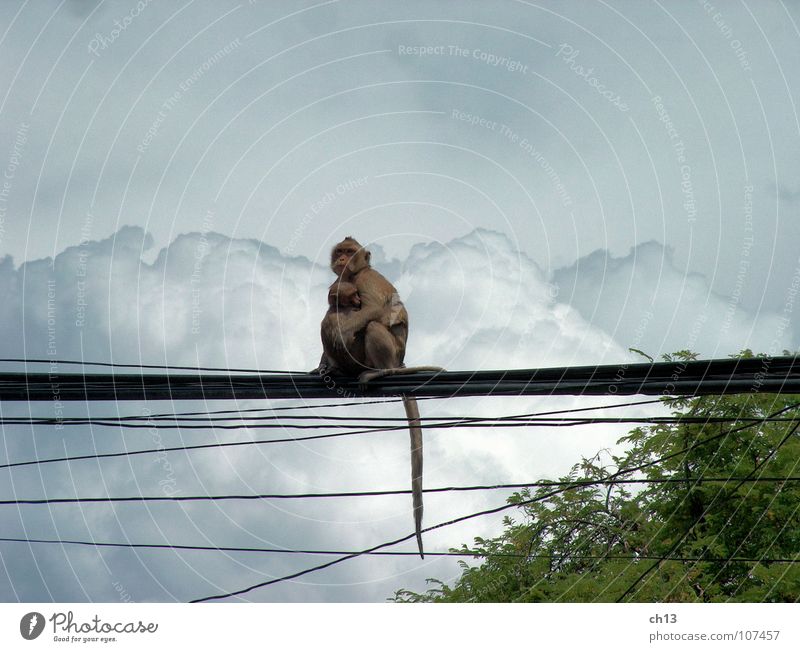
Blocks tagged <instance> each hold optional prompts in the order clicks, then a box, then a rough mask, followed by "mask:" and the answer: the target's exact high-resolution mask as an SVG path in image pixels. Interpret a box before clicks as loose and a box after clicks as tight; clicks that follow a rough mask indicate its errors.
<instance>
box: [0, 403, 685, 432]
mask: <svg viewBox="0 0 800 652" xmlns="http://www.w3.org/2000/svg"><path fill="white" fill-rule="evenodd" d="M442 398H443V397H440V396H424V397H422V398H419V399H417V400H420V401H434V400H441V399H442ZM680 398H686V397H680ZM402 400H403V399H401V398H384V399H373V400H360V401H351V402H348V403H323V404H322V405H313V406H312V405H309V404H307V403H305V404H302V405H282V406H277V407H266V408H247V409H244V410H242V409H236V410H211V411H208V410H202V411H198V412H162V413H156V414H149V415H143V414H131V415H122V416H111V417H78V418H84V419H90V418H91V419H101V420H103V421H108V420H112V419H119V420H126V421H128V420H129V421H148V420H155V419H158V420H161V419H167V418H174V419H176V420H178V418H179V417H184V416H187V417H192V416H214V415H217V414H220V415H221V414H237V415H238V414H249V413H253V412H278V411H284V410H308V409H309V408H312V407H313V408H314V409H319V408H340V407H353V406H362V405H384V404H388V403H401V402H402ZM663 402H664V399H661V398H656V399H648V400H644V401H627V402H625V403H612V404H603V405H592V406H589V407H583V408H567V409H563V410H549V411H547V412H534V413H531V414H530V416H549V415H553V414H571V413H574V412H590V411H593V410H607V409H612V408H620V407H633V406H638V405H651V404H653V403H663ZM7 418H8V419H36V420H37V421H36V423H35V424H33V425H60V424H61V423H62V422H64V420H65V419H71V418H73V417H64V418H55V417H7ZM290 418H292V417H290ZM223 420H224V419H223ZM401 420H402V419H401ZM25 425H27V422H26V423H25Z"/></svg>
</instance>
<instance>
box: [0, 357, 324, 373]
mask: <svg viewBox="0 0 800 652" xmlns="http://www.w3.org/2000/svg"><path fill="white" fill-rule="evenodd" d="M0 362H20V363H23V364H47V365H53V364H69V365H81V366H84V367H116V368H125V369H183V370H187V371H224V372H227V373H231V372H236V373H253V374H294V375H301V374H309V373H310V372H307V371H286V370H285V369H236V368H230V369H228V368H226V367H182V366H178V365H161V364H123V363H120V362H90V361H88V360H53V359H47V358H0Z"/></svg>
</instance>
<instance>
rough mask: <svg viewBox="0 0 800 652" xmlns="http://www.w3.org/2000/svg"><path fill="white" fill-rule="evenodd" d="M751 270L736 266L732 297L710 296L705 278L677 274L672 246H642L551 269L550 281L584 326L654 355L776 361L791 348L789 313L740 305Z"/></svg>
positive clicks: (746, 265)
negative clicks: (745, 353) (744, 354)
mask: <svg viewBox="0 0 800 652" xmlns="http://www.w3.org/2000/svg"><path fill="white" fill-rule="evenodd" d="M749 266H750V262H749V261H748V260H746V259H744V260H743V262H741V263H740V268H739V276H738V278H737V282H736V283H735V285H734V291H733V294H732V295H731V296H730V297H724V296H721V295H719V294H717V293H716V292H714V291H712V290H711V284H710V282H709V280H708V279H707V278H706V277H705V276H703V275H701V274H687V273H686V272H685V271H683V270H681V269H679V268H678V267H677V265H676V264H675V261H674V259H673V252H672V250H671V249H670V248H669V247H664V246H663V245H661V244H659V243H657V242H646V243H644V244H640V245H638V246H636V247H633V248H632V249H631V251H630V253H629V254H628V255H627V256H620V257H614V256H613V255H611V254H609V253H608V252H607V251H604V250H597V251H595V252H593V253H591V254H589V255H587V256H584V257H582V258H580V259H579V260H577V261H576V262H575V264H574V265H570V266H568V267H564V268H562V269H559V270H556V272H555V273H554V275H553V281H554V282H555V284H556V285H557V286H558V290H559V295H558V296H559V299H560V300H562V301H565V302H567V303H568V304H569V305H571V306H572V307H573V308H575V309H576V310H578V312H579V313H580V314H581V316H582V317H583V318H584V319H585V320H586V321H587V322H588V323H589V324H591V325H592V326H594V327H596V328H599V329H601V330H602V331H603V332H605V333H608V334H609V335H610V336H611V337H613V338H614V340H615V341H616V342H618V343H619V344H620V345H622V346H624V347H634V348H637V349H641V350H643V351H645V352H646V353H648V354H650V355H652V356H654V357H655V356H658V355H660V354H663V353H671V352H674V351H678V350H681V349H690V350H692V351H695V352H697V353H700V354H702V356H703V357H725V356H727V355H729V354H733V353H737V352H739V351H740V350H741V349H744V348H751V349H753V350H754V351H758V352H769V353H771V354H773V355H780V353H781V351H782V350H783V349H784V348H789V349H791V348H792V333H793V332H792V329H791V327H790V326H789V325H788V324H787V322H786V321H785V319H784V318H785V317H786V316H787V315H784V314H780V313H776V312H774V311H770V310H762V311H760V312H758V313H753V312H751V311H749V310H747V309H745V308H744V307H743V306H742V305H741V294H742V289H743V283H744V282H745V279H746V277H747V273H748V271H749ZM789 316H790V315H789Z"/></svg>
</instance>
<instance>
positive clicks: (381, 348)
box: [314, 236, 442, 557]
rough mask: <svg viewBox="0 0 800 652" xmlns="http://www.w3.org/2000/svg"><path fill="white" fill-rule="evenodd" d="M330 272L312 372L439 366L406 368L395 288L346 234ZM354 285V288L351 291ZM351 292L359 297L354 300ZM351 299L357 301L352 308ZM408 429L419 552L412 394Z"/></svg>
mask: <svg viewBox="0 0 800 652" xmlns="http://www.w3.org/2000/svg"><path fill="white" fill-rule="evenodd" d="M331 271H333V273H334V274H336V276H338V277H339V278H338V279H337V281H336V282H334V284H333V285H332V286H331V287H330V289H329V291H328V305H329V307H328V312H327V313H326V315H325V318H324V319H323V320H322V325H321V329H320V332H321V336H322V348H323V351H324V352H323V354H322V360H320V365H319V367H317V369H315V370H314V371H315V372H317V373H336V372H338V373H342V374H345V375H353V376H355V375H358V378H359V382H360V383H362V384H366V383H368V382H369V381H370V380H373V379H375V378H380V377H381V376H387V375H393V374H403V373H413V372H415V371H442V369H441V368H440V367H414V368H406V367H404V365H403V358H404V357H405V354H406V341H407V339H408V313H407V312H406V308H405V306H404V305H403V302H402V301H400V297H399V295H398V294H397V290H396V289H395V288H394V286H393V285H392V284H391V283H389V281H387V280H386V278H384V276H383V275H382V274H381V273H380V272H378V271H376V270H374V269H372V267H371V266H370V253H369V251H367V250H366V249H364V248H363V247H362V246H361V245H360V244H359V243H358V241H357V240H355V239H354V238H352V237H350V236H347V237H346V238H345V239H344V240H342V241H341V242H340V243H339V244H337V245H336V246H335V247H334V248H333V250H332V251H331ZM353 288H355V292H354V291H353ZM354 297H358V299H357V300H355V299H354ZM354 301H360V303H361V307H360V309H356V308H355V305H354ZM403 406H404V408H405V411H406V417H407V418H408V427H409V431H410V433H411V490H412V498H413V507H414V524H415V526H416V537H417V545H418V546H419V554H420V556H421V557H424V556H423V554H422V535H421V532H420V530H421V527H422V429H421V428H420V424H419V418H420V417H419V408H418V406H417V401H416V399H415V398H413V397H406V396H404V397H403Z"/></svg>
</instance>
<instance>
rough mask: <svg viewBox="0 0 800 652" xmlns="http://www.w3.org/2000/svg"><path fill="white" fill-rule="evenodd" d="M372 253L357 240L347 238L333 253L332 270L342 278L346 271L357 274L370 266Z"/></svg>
mask: <svg viewBox="0 0 800 652" xmlns="http://www.w3.org/2000/svg"><path fill="white" fill-rule="evenodd" d="M369 259H370V253H369V252H368V251H367V250H366V249H364V248H363V247H362V246H361V245H360V244H359V243H358V242H357V241H356V240H353V239H352V238H345V239H344V240H342V241H341V242H340V243H339V244H337V245H336V246H335V247H334V248H333V251H331V270H332V271H333V273H334V274H336V276H341V275H342V274H343V273H344V271H345V270H347V271H348V272H350V273H351V274H355V273H356V272H358V271H359V270H361V269H363V268H364V267H367V266H368V265H369Z"/></svg>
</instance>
